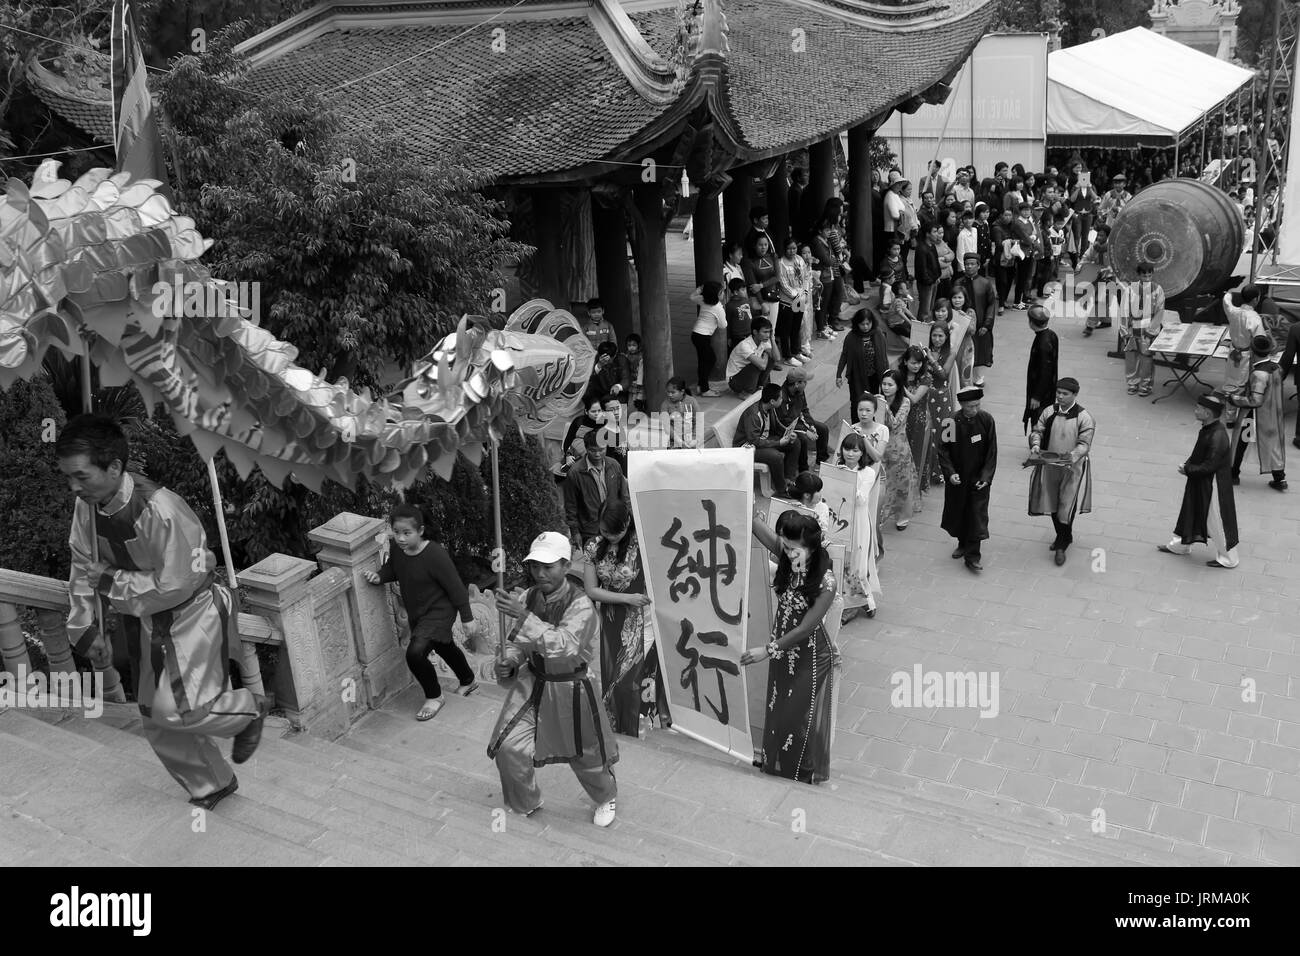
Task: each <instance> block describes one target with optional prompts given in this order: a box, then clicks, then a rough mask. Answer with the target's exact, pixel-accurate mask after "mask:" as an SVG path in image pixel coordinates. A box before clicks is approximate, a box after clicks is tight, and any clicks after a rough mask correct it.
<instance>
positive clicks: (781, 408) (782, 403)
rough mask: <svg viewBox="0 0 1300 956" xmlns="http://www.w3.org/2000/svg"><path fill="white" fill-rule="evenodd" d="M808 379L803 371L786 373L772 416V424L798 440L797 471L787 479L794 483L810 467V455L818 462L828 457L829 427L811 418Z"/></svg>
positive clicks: (802, 369)
mask: <svg viewBox="0 0 1300 956" xmlns="http://www.w3.org/2000/svg"><path fill="white" fill-rule="evenodd" d="M812 378H813V373H812V372H810V371H809V370H808V369H806V368H792V369H790V371H788V372H786V373H785V382H784V383H783V384H782V385H781V398H780V400H779V401H778V402H777V406H776V408H775V409H774V410H773V412H772V414H773V415H774V416H775V418H776V423H777V424H778V425H780V426H781V428H783V429H785V430H786V431H787V432H789V433H790V434H792V435H795V436H797V437H798V439H799V464H798V470H797V471H796V472H795V473H794V474H792V475H789V476H788V477H789V478H790V479H791V480H794V476H795V475H796V474H798V472H800V471H803V470H804V469H805V468H811V467H812V466H811V465H810V464H809V457H808V456H809V455H810V454H811V453H812V452H814V451H815V452H816V453H817V458H816V460H817V461H818V462H823V461H825V460H826V459H827V458H829V457H830V456H831V452H830V448H829V443H830V434H831V430H830V427H829V426H828V425H827V424H826V423H825V422H819V421H817V420H816V419H815V418H813V416H812V409H810V408H809V407H808V396H807V394H806V391H807V388H808V383H809V382H811V381H812Z"/></svg>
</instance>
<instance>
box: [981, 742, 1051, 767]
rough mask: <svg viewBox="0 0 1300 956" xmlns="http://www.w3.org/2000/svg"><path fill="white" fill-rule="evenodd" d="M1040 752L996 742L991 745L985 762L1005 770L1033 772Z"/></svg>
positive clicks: (1024, 746)
mask: <svg viewBox="0 0 1300 956" xmlns="http://www.w3.org/2000/svg"><path fill="white" fill-rule="evenodd" d="M1041 753H1042V751H1040V750H1038V749H1036V748H1034V747H1029V746H1026V745H1024V744H1014V743H1009V742H1007V741H1001V740H1000V741H998V742H997V743H996V744H994V745H993V748H992V750H991V751H990V752H989V755H988V757H987V760H988V762H989V763H991V764H996V765H997V766H999V767H1004V768H1006V769H1007V770H1033V769H1034V764H1035V763H1037V762H1038V758H1039V755H1040V754H1041Z"/></svg>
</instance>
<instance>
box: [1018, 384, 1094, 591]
mask: <svg viewBox="0 0 1300 956" xmlns="http://www.w3.org/2000/svg"><path fill="white" fill-rule="evenodd" d="M1078 395H1079V381H1078V379H1073V378H1063V379H1061V380H1060V381H1059V382H1057V384H1056V404H1055V405H1049V406H1048V407H1047V408H1045V409H1044V410H1043V413H1042V414H1041V415H1039V416H1038V422H1037V424H1035V425H1034V430H1033V431H1032V432H1030V433H1029V450H1030V452H1031V453H1032V454H1033V456H1034V457H1038V455H1039V454H1040V452H1041V451H1044V450H1046V451H1048V452H1052V453H1054V454H1056V455H1059V456H1062V458H1063V459H1068V464H1064V463H1063V464H1059V465H1035V466H1034V474H1033V476H1032V477H1031V478H1030V479H1029V513H1030V514H1031V515H1051V516H1052V525H1053V527H1055V528H1056V538H1055V539H1054V540H1053V541H1052V551H1053V553H1054V554H1055V555H1056V563H1057V564H1058V565H1061V564H1064V563H1065V552H1066V550H1067V549H1068V548H1069V547H1070V545H1071V544H1072V543H1073V542H1074V519H1075V518H1076V517H1077V516H1079V515H1081V514H1088V513H1089V512H1090V511H1092V468H1091V467H1090V462H1089V456H1088V453H1089V451H1090V450H1091V449H1092V436H1093V433H1094V432H1095V431H1096V429H1097V423H1096V421H1095V420H1094V419H1093V417H1092V413H1091V412H1089V411H1088V410H1087V409H1085V408H1084V407H1083V406H1082V405H1080V404H1079V402H1078V400H1077V399H1078Z"/></svg>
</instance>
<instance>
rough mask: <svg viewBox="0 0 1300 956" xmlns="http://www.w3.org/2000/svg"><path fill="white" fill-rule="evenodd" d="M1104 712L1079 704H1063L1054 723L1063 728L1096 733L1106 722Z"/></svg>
mask: <svg viewBox="0 0 1300 956" xmlns="http://www.w3.org/2000/svg"><path fill="white" fill-rule="evenodd" d="M1106 717H1107V714H1106V711H1105V710H1102V709H1101V708H1098V707H1084V706H1082V705H1081V704H1071V703H1063V704H1061V709H1060V711H1059V712H1058V713H1057V715H1056V722H1057V723H1058V724H1060V725H1062V726H1065V727H1074V728H1077V729H1078V730H1086V731H1090V732H1092V733H1096V732H1097V731H1099V730H1101V728H1102V725H1103V724H1104V723H1105V722H1106Z"/></svg>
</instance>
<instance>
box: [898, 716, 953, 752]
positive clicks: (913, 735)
mask: <svg viewBox="0 0 1300 956" xmlns="http://www.w3.org/2000/svg"><path fill="white" fill-rule="evenodd" d="M954 732H956V731H953V730H951V729H950V728H949V727H947V726H944V725H942V724H932V723H928V722H926V721H923V720H909V721H908V722H907V724H906V726H904V727H903V729H902V730H901V731H900V732H899V733H898V741H899V743H900V744H905V745H907V746H908V747H925V748H927V749H929V750H938V749H940V748H941V747H942V746H943V742H944V741H945V740H947V739H948V735H949V734H951V733H954Z"/></svg>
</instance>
